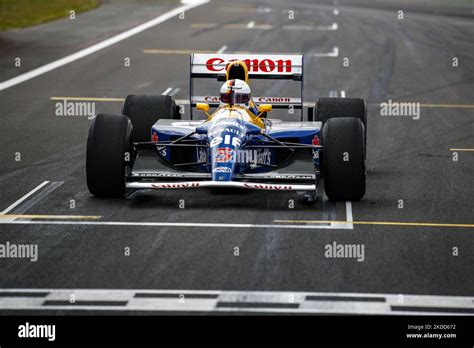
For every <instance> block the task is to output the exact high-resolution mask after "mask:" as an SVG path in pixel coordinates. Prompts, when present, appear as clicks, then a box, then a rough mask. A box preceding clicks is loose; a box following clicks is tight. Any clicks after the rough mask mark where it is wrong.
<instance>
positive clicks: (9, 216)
mask: <svg viewBox="0 0 474 348" xmlns="http://www.w3.org/2000/svg"><path fill="white" fill-rule="evenodd" d="M100 218H102V216H100V215H28V214H0V219H52V220H98V219H100Z"/></svg>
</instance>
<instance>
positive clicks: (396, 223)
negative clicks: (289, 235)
mask: <svg viewBox="0 0 474 348" xmlns="http://www.w3.org/2000/svg"><path fill="white" fill-rule="evenodd" d="M274 222H277V223H300V224H327V223H332V224H351V223H352V224H354V225H381V226H415V227H416V226H418V227H465V228H474V224H447V223H436V222H401V221H353V222H350V221H328V220H274Z"/></svg>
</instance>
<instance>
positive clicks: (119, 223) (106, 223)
mask: <svg viewBox="0 0 474 348" xmlns="http://www.w3.org/2000/svg"><path fill="white" fill-rule="evenodd" d="M8 224H14V225H92V226H124V227H125V226H126V227H129V226H140V227H204V228H283V229H287V230H288V229H305V230H311V229H337V230H347V229H352V228H353V227H352V224H349V223H330V224H329V223H328V224H312V225H303V224H301V225H288V224H234V223H232V224H231V223H207V222H202V223H201V222H136V221H36V220H34V221H18V220H15V221H10V220H5V221H4V220H3V219H0V225H8Z"/></svg>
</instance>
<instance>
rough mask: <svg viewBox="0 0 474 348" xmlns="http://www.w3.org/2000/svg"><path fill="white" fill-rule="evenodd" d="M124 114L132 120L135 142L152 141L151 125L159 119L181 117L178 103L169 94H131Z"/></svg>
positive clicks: (176, 118)
mask: <svg viewBox="0 0 474 348" xmlns="http://www.w3.org/2000/svg"><path fill="white" fill-rule="evenodd" d="M122 114H124V115H126V116H128V118H129V119H130V121H132V124H133V137H134V138H133V141H134V142H147V141H151V127H152V126H153V125H154V124H155V123H156V121H158V119H163V118H165V119H173V120H179V119H180V115H179V112H178V110H177V108H176V103H175V101H174V100H173V98H172V97H171V96H169V95H129V96H127V98H126V99H125V102H124V104H123V109H122Z"/></svg>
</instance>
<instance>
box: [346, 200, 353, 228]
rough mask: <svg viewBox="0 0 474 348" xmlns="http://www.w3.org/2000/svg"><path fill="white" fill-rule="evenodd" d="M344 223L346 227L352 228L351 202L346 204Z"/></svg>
mask: <svg viewBox="0 0 474 348" xmlns="http://www.w3.org/2000/svg"><path fill="white" fill-rule="evenodd" d="M346 221H347V223H348V225H351V226H352V227H353V226H354V224H353V222H354V218H353V217H352V203H351V202H349V201H348V202H346Z"/></svg>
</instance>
